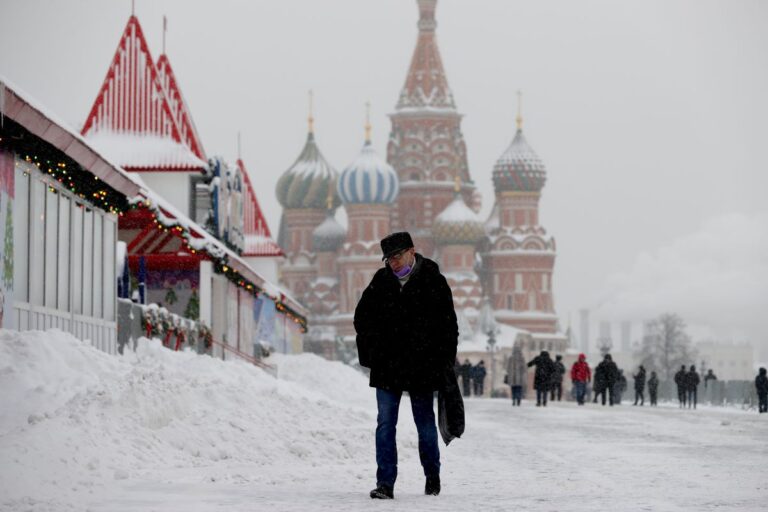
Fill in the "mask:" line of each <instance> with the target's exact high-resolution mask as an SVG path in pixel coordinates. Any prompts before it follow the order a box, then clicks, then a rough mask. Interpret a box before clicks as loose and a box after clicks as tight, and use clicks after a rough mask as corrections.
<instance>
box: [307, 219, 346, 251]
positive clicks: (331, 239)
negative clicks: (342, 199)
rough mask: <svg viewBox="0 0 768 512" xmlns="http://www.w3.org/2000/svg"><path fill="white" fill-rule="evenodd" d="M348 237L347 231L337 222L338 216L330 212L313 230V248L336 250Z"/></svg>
mask: <svg viewBox="0 0 768 512" xmlns="http://www.w3.org/2000/svg"><path fill="white" fill-rule="evenodd" d="M346 238H347V231H346V230H345V229H344V228H343V227H342V226H341V224H339V223H338V222H336V218H335V217H334V216H333V215H332V214H331V213H330V211H329V212H328V216H327V217H325V220H324V221H323V222H321V223H320V225H319V226H317V227H316V228H315V230H314V231H312V250H313V251H315V252H327V251H331V252H336V251H337V250H338V248H339V247H341V244H343V243H344V240H346Z"/></svg>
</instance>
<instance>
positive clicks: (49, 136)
mask: <svg viewBox="0 0 768 512" xmlns="http://www.w3.org/2000/svg"><path fill="white" fill-rule="evenodd" d="M2 117H7V118H9V119H12V120H13V121H15V122H16V123H18V124H19V125H21V126H23V127H24V128H25V129H26V130H28V131H29V132H30V133H32V134H33V135H35V136H37V137H39V138H40V139H42V140H44V141H45V142H47V143H49V144H50V145H52V146H53V147H55V148H56V149H58V150H60V151H62V152H63V153H64V154H65V155H67V156H68V157H70V158H71V159H72V160H74V161H75V162H77V163H78V164H79V165H80V166H81V167H82V168H83V169H85V170H86V171H88V172H90V173H91V174H93V175H94V176H97V177H98V178H99V179H100V180H102V181H104V183H106V184H107V185H109V186H111V187H112V188H114V189H115V190H116V191H118V192H120V193H122V194H124V195H125V196H126V197H133V196H135V195H137V194H138V193H139V189H140V185H139V184H138V183H136V182H135V181H134V180H133V179H132V178H131V177H130V176H128V174H127V173H125V172H124V171H123V170H122V169H121V168H120V167H119V166H117V165H115V164H114V163H112V162H111V161H110V160H108V159H107V158H105V157H103V156H102V155H101V153H100V152H98V151H97V150H95V149H94V148H93V147H91V145H90V144H88V142H87V141H85V139H83V137H82V136H80V135H79V134H78V133H77V132H76V131H74V130H72V129H70V128H68V127H67V125H66V123H64V122H62V121H60V120H59V119H58V118H57V116H56V115H54V114H52V113H50V112H48V111H47V110H46V109H45V108H44V107H42V106H41V104H40V103H39V102H37V101H35V100H33V99H32V97H31V96H30V95H28V94H27V93H26V92H23V91H22V90H21V89H20V88H19V87H17V86H16V85H15V84H12V83H11V82H9V81H8V80H7V79H6V78H5V77H3V76H2V75H0V118H2Z"/></svg>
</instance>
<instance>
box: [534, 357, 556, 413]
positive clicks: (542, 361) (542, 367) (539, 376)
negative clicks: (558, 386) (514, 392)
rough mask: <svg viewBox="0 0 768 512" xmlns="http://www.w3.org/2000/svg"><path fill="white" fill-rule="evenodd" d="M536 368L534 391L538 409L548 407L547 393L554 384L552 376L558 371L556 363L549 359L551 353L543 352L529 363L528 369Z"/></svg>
mask: <svg viewBox="0 0 768 512" xmlns="http://www.w3.org/2000/svg"><path fill="white" fill-rule="evenodd" d="M531 366H535V367H536V372H535V373H534V374H533V389H535V390H536V407H541V406H544V407H546V406H547V393H549V387H550V386H551V384H552V375H553V374H554V373H555V371H556V367H555V362H554V361H552V358H551V357H549V352H547V351H546V350H542V351H541V354H539V355H538V356H536V357H534V358H533V360H532V361H530V362H529V363H528V367H531Z"/></svg>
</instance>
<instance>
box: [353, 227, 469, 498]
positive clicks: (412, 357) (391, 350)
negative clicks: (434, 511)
mask: <svg viewBox="0 0 768 512" xmlns="http://www.w3.org/2000/svg"><path fill="white" fill-rule="evenodd" d="M381 250H382V253H383V255H384V257H383V258H382V259H383V260H384V267H383V268H381V269H379V270H378V271H377V272H376V274H375V275H374V276H373V279H371V282H370V283H369V284H368V287H367V288H366V289H365V290H364V291H363V295H362V297H361V298H360V302H358V304H357V308H356V309H355V319H354V324H355V330H356V331H357V351H358V356H359V359H360V364H361V365H362V366H364V367H366V368H370V370H371V376H370V386H371V387H373V388H376V403H377V406H378V416H377V418H376V465H377V467H378V469H377V471H376V488H375V489H373V490H372V491H371V493H370V496H371V498H377V499H392V498H393V497H394V487H395V480H396V479H397V444H396V440H395V432H396V428H397V418H398V410H399V407H400V399H401V397H402V394H403V392H404V391H407V392H408V394H409V395H410V399H411V411H412V412H413V419H414V421H415V423H416V430H417V431H418V435H419V458H420V460H421V465H422V467H423V468H424V475H425V477H426V483H425V486H424V493H425V494H428V495H435V496H436V495H438V494H439V493H440V450H439V448H438V445H437V427H436V425H435V413H434V409H433V402H434V393H435V391H437V390H438V389H440V388H441V387H442V386H443V382H444V381H445V372H446V371H453V369H452V368H453V364H454V361H455V359H456V345H457V344H458V339H459V328H458V325H457V322H456V313H455V312H454V309H453V296H452V294H451V289H450V287H449V286H448V282H447V281H446V280H445V277H443V275H442V274H441V273H440V269H439V267H438V265H437V263H435V262H434V261H432V260H430V259H428V258H425V257H423V256H422V255H421V254H418V253H416V252H415V249H414V247H413V241H412V239H411V235H410V234H408V233H407V232H400V233H393V234H391V235H389V236H387V237H385V238H384V239H383V240H382V241H381Z"/></svg>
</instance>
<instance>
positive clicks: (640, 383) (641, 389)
mask: <svg viewBox="0 0 768 512" xmlns="http://www.w3.org/2000/svg"><path fill="white" fill-rule="evenodd" d="M632 377H633V378H634V379H635V403H634V405H637V400H638V399H640V405H643V404H645V368H644V367H643V365H640V368H638V370H637V374H636V375H633V376H632Z"/></svg>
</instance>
